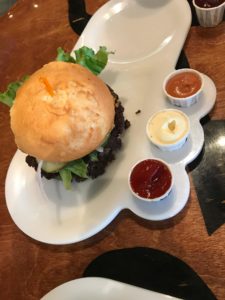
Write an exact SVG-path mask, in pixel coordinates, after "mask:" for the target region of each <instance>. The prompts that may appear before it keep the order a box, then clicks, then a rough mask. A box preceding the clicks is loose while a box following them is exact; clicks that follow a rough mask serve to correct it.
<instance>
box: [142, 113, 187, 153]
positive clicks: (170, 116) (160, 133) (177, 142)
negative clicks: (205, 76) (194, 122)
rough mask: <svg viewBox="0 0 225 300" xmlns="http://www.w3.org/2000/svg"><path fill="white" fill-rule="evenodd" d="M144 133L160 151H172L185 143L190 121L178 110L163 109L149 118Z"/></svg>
mask: <svg viewBox="0 0 225 300" xmlns="http://www.w3.org/2000/svg"><path fill="white" fill-rule="evenodd" d="M173 127H174V128H173ZM146 133H147V136H148V138H149V140H150V141H151V142H152V143H153V144H154V145H155V146H157V147H158V148H159V149H160V150H162V151H174V150H177V149H179V148H181V147H182V146H183V145H184V143H185V142H186V140H187V138H188V135H189V133H190V120H189V117H188V116H187V115H186V114H185V113H183V112H182V111H180V110H178V109H163V110H160V111H158V112H156V113H155V114H154V115H152V116H151V117H150V118H149V120H148V122H147V125H146Z"/></svg>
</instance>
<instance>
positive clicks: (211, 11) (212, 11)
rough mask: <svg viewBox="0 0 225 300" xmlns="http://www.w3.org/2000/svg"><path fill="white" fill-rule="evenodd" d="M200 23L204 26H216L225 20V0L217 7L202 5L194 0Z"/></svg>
mask: <svg viewBox="0 0 225 300" xmlns="http://www.w3.org/2000/svg"><path fill="white" fill-rule="evenodd" d="M192 3H193V6H194V8H195V11H196V14H197V17H198V21H199V24H200V25H201V26H202V27H215V26H217V25H218V24H220V23H221V22H222V20H223V14H224V9H225V2H224V3H221V4H220V5H218V6H216V7H200V6H198V5H197V4H196V2H195V0H192Z"/></svg>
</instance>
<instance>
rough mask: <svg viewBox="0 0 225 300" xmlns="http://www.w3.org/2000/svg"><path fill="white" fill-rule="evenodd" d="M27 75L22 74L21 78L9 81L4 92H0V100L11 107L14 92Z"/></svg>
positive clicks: (14, 95)
mask: <svg viewBox="0 0 225 300" xmlns="http://www.w3.org/2000/svg"><path fill="white" fill-rule="evenodd" d="M28 77H29V76H24V77H23V78H22V79H21V80H18V81H15V82H12V83H10V84H9V85H8V86H7V89H6V91H5V92H4V93H0V102H2V103H4V104H6V105H8V106H9V107H11V106H12V105H13V102H14V99H15V97H16V92H17V90H18V88H19V87H21V85H22V84H23V83H24V81H25V80H26V79H27V78H28Z"/></svg>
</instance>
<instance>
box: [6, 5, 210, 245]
mask: <svg viewBox="0 0 225 300" xmlns="http://www.w3.org/2000/svg"><path fill="white" fill-rule="evenodd" d="M181 12H182V13H181ZM190 24H191V12H190V8H189V5H188V3H187V1H186V0H170V1H167V0H151V1H149V0H142V1H137V0H123V1H120V0H111V1H109V2H108V3H106V4H105V5H104V6H103V7H101V9H99V10H98V11H97V13H96V14H95V15H94V16H93V17H92V18H91V20H90V22H89V23H88V25H87V27H86V29H85V30H84V32H83V34H82V35H81V37H80V39H79V41H78V43H77V44H76V48H79V47H81V46H82V45H87V46H90V47H92V48H94V49H95V50H97V49H98V48H99V46H100V45H105V46H107V48H108V49H109V50H114V51H115V54H114V55H111V56H110V60H109V63H108V65H107V68H106V69H105V70H104V72H103V73H102V75H101V76H102V78H103V79H104V81H105V82H106V83H108V84H109V85H110V86H111V87H112V88H113V89H114V90H115V92H116V93H117V94H119V95H120V99H121V101H122V103H123V105H124V107H125V114H126V117H127V118H128V120H130V122H131V127H130V128H129V129H128V130H127V132H126V133H125V135H124V146H123V149H122V151H120V152H119V153H118V155H117V159H116V160H115V161H114V162H113V163H112V164H111V165H110V166H109V167H108V169H107V171H106V173H105V174H104V175H103V176H101V177H99V178H97V179H96V180H94V181H92V180H89V181H86V182H83V183H79V184H74V186H73V190H72V191H66V190H65V189H64V188H63V186H62V183H59V182H58V181H55V180H51V181H47V180H45V181H44V187H45V190H46V192H47V194H48V197H49V200H46V199H44V198H43V197H42V194H41V192H40V189H39V186H38V183H37V178H36V173H35V172H34V170H33V169H32V168H29V167H28V166H27V165H26V163H25V161H24V160H25V155H24V154H22V153H21V152H20V151H17V152H16V154H15V156H14V158H13V160H12V162H11V164H10V167H9V170H8V174H7V178H6V202H7V206H8V210H9V212H10V214H11V217H12V219H13V220H14V222H15V223H16V224H17V226H18V227H19V228H20V229H21V230H22V231H23V232H25V233H26V234H27V235H29V236H30V237H32V238H34V239H36V240H39V241H41V242H45V243H50V244H69V243H74V242H79V241H81V240H84V239H86V238H88V237H90V236H92V235H94V234H96V233H97V232H99V231H100V230H102V229H103V228H104V227H105V226H107V225H108V224H109V223H110V222H111V221H112V220H113V219H114V218H115V217H116V216H117V214H118V213H119V212H120V211H121V210H123V209H125V208H128V209H130V210H131V211H133V212H134V213H135V214H136V215H138V216H140V217H142V218H145V219H148V220H163V219H167V218H170V217H173V216H174V215H176V214H177V213H178V212H179V211H181V210H182V208H183V207H184V206H185V204H186V202H187V200H188V196H189V191H190V184H189V178H188V175H187V173H186V170H185V167H186V165H187V164H188V163H189V162H191V161H192V160H193V159H194V158H195V157H196V156H197V155H198V154H199V152H200V151H201V148H202V146H203V143H204V134H203V129H202V127H201V125H200V123H199V120H200V119H201V118H202V117H203V116H204V115H206V114H207V113H208V112H209V111H210V110H211V108H212V107H213V105H214V102H215V98H216V89H215V86H214V84H213V82H212V81H211V80H210V79H209V78H208V77H207V76H205V75H204V79H205V87H204V91H203V95H202V97H201V99H200V100H199V102H198V103H196V104H194V105H193V106H191V107H190V108H185V109H182V110H183V111H184V112H185V113H186V114H188V115H189V117H190V120H191V134H190V137H189V138H188V140H187V142H186V143H185V145H184V146H183V147H182V148H181V149H180V150H177V151H174V152H171V153H165V152H161V151H160V150H159V149H157V148H156V147H154V146H153V145H151V144H150V142H149V141H148V139H147V136H146V134H145V127H146V122H147V120H148V118H149V117H150V116H151V115H152V114H153V113H155V112H156V111H157V110H159V109H162V108H166V107H168V108H169V107H170V108H171V107H172V105H171V104H170V103H169V102H168V101H167V100H166V98H165V97H164V95H163V91H162V83H163V79H164V78H165V76H166V75H167V74H168V73H169V72H171V71H172V70H173V69H174V68H175V65H176V62H177V59H178V57H179V54H180V51H181V49H182V46H183V44H184V41H185V39H186V36H187V33H188V31H189V28H190ZM139 109H140V110H141V113H140V114H135V112H136V111H137V110H139ZM147 157H158V158H161V159H164V160H165V161H167V162H168V163H169V164H170V165H171V169H172V172H173V175H174V179H175V180H174V181H175V184H174V186H173V189H172V192H171V193H170V195H169V196H168V197H167V198H166V199H164V200H163V201H160V202H154V203H142V202H140V201H139V200H137V199H135V198H134V197H133V196H132V195H131V193H130V192H129V189H128V182H127V180H128V179H127V177H128V173H129V171H130V168H131V167H132V165H133V164H134V163H135V162H136V161H138V160H140V159H143V158H147Z"/></svg>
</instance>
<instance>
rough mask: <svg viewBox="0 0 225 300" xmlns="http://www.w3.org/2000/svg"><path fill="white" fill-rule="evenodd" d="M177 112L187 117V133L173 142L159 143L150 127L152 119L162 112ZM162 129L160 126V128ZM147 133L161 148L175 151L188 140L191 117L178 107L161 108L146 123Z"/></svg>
mask: <svg viewBox="0 0 225 300" xmlns="http://www.w3.org/2000/svg"><path fill="white" fill-rule="evenodd" d="M170 111H172V112H175V113H179V114H180V115H182V117H183V118H184V119H185V121H186V122H187V129H186V132H185V134H184V135H183V136H182V137H181V138H180V139H179V140H178V141H176V142H171V143H159V142H158V141H157V139H155V138H154V136H152V135H151V132H150V127H151V123H152V121H153V120H154V119H155V117H157V115H159V114H161V113H165V112H170ZM159 130H160V128H159ZM146 134H147V136H148V138H149V140H150V141H151V142H152V143H153V144H154V145H155V146H156V147H158V148H159V149H160V150H162V151H174V150H177V149H180V148H181V147H182V146H183V145H184V143H185V142H186V140H187V138H188V136H189V134H190V119H189V117H188V116H187V115H186V114H185V113H184V112H182V111H180V110H178V109H163V110H160V111H158V112H156V113H155V114H153V115H152V116H151V117H150V118H149V120H148V122H147V125H146Z"/></svg>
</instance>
